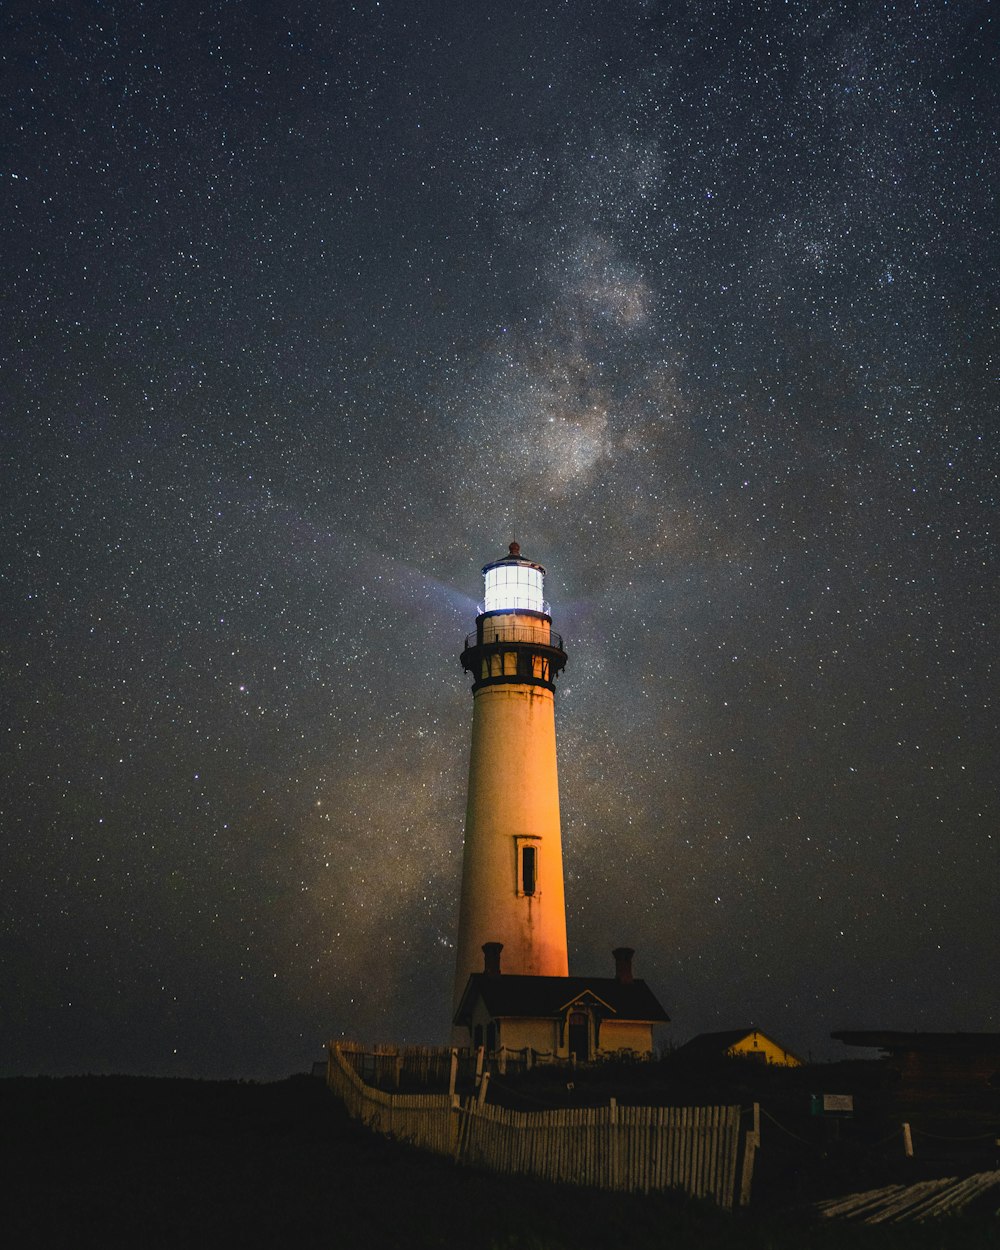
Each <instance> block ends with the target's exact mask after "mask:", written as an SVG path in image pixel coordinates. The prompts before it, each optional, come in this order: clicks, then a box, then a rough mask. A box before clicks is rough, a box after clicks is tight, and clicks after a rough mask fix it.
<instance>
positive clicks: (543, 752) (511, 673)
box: [454, 542, 569, 1009]
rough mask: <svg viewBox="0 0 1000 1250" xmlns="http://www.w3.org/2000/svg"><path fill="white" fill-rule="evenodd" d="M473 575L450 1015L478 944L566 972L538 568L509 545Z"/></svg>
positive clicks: (557, 641)
mask: <svg viewBox="0 0 1000 1250" xmlns="http://www.w3.org/2000/svg"><path fill="white" fill-rule="evenodd" d="M483 577H484V579H485V601H484V603H483V605H482V608H481V611H480V613H479V615H478V616H477V617H476V632H475V634H473V635H471V636H470V637H469V638H467V639H466V643H465V650H464V651H463V652H462V667H463V668H464V669H465V670H466V671H468V672H470V673H471V674H472V677H473V684H472V694H473V711H472V750H471V754H470V757H469V792H468V803H467V807H466V815H465V849H464V856H463V860H462V894H461V902H460V904H459V917H458V950H457V960H456V968H455V994H454V1008H455V1009H457V1006H458V1003H459V1000H460V999H461V996H462V992H463V990H464V989H465V985H466V982H467V981H468V978H469V975H470V974H471V973H473V972H481V971H482V969H483V950H482V948H483V945H484V944H485V943H487V942H500V943H502V944H503V956H502V958H503V971H504V972H505V973H520V974H523V975H529V976H557V977H564V976H567V975H568V972H569V965H568V956H567V947H566V901H565V891H564V887H563V866H562V838H561V834H560V826H559V782H558V777H557V773H556V727H555V680H556V676H557V675H558V674H559V673H560V672H561V671H562V669H563V667H564V666H565V664H566V652H565V651H564V650H563V645H562V639H561V638H560V637H559V635H558V634H556V633H554V632H553V630H552V618H551V617H550V615H549V608H548V604H547V603H546V602H545V599H544V584H545V570H544V569H543V568H542V566H541V565H540V564H535V563H534V562H533V561H531V560H527V559H525V558H524V557H523V556H522V555H521V549H520V547H519V546H518V544H517V543H516V542H514V543H511V544H510V551H509V554H508V555H506V556H504V557H503V558H502V559H500V560H495V561H494V562H493V563H492V564H487V565H486V567H485V568H484V569H483Z"/></svg>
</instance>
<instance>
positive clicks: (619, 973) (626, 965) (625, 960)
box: [483, 946, 635, 985]
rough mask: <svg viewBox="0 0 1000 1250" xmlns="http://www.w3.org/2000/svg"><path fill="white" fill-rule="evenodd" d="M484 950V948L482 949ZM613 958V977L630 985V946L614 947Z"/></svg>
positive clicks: (632, 951) (631, 953) (631, 954)
mask: <svg viewBox="0 0 1000 1250" xmlns="http://www.w3.org/2000/svg"><path fill="white" fill-rule="evenodd" d="M483 949H484V950H485V949H486V948H485V947H484V948H483ZM611 953H612V955H614V957H615V976H616V977H617V978H618V980H619V981H621V983H622V985H631V984H632V956H633V955H634V954H635V951H634V950H633V949H632V947H631V946H616V947H615V949H614V950H613V951H612V952H611Z"/></svg>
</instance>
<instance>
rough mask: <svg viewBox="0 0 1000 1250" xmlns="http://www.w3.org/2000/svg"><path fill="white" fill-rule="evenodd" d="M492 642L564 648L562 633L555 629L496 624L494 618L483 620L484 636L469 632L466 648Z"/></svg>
mask: <svg viewBox="0 0 1000 1250" xmlns="http://www.w3.org/2000/svg"><path fill="white" fill-rule="evenodd" d="M491 642H527V643H531V644H533V645H534V646H539V647H554V648H555V649H556V650H557V651H562V650H563V640H562V637H561V635H559V634H557V633H556V631H555V630H554V629H548V628H546V627H544V626H540V625H494V624H493V621H492V620H485V621H484V622H483V636H482V638H480V637H479V634H478V632H477V633H475V634H469V635H468V636H467V638H466V639H465V649H466V650H468V649H469V648H470V647H478V646H479V645H480V644H481V643H484V644H488V643H491Z"/></svg>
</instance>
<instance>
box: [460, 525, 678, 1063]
mask: <svg viewBox="0 0 1000 1250" xmlns="http://www.w3.org/2000/svg"><path fill="white" fill-rule="evenodd" d="M483 577H484V579H485V596H484V602H483V604H482V606H481V608H480V612H479V615H478V616H477V617H476V632H475V633H474V634H472V635H470V636H469V637H468V638H467V639H466V642H465V649H464V651H463V652H462V667H463V668H464V669H465V670H466V671H467V672H470V673H471V674H472V678H473V684H472V695H473V713H472V749H471V754H470V757H469V790H468V802H467V806H466V815H465V847H464V854H463V860H462V891H461V901H460V904H459V915H458V949H457V954H456V964H455V986H454V995H453V999H452V1012H453V1016H452V1025H453V1029H454V1032H453V1040H454V1042H455V1044H457V1045H469V1044H470V1043H471V1045H472V1046H474V1047H479V1046H480V1045H483V1046H485V1047H486V1049H487V1050H488V1051H490V1052H492V1051H495V1050H497V1049H499V1048H501V1047H502V1048H505V1049H507V1050H514V1049H517V1050H520V1049H524V1048H526V1047H530V1048H531V1049H532V1050H534V1051H537V1052H540V1053H541V1054H548V1055H551V1056H552V1057H553V1058H566V1057H568V1056H569V1055H570V1054H571V1053H572V1054H574V1055H575V1056H576V1057H577V1058H578V1059H581V1060H587V1059H591V1058H595V1057H597V1056H598V1055H599V1054H609V1053H614V1052H621V1051H630V1052H633V1053H637V1054H646V1055H648V1054H651V1053H652V1050H653V1041H652V1029H653V1025H654V1024H658V1023H664V1022H666V1021H667V1020H668V1016H667V1014H666V1012H664V1010H663V1008H662V1007H661V1006H660V1004H659V1002H658V1001H657V1000H656V998H655V996H654V995H653V993H652V991H651V990H649V989H648V987H647V986H646V983H645V982H644V981H636V980H635V979H634V978H633V976H632V955H633V953H634V952H633V951H632V950H631V949H630V948H628V947H620V948H619V949H618V950H616V951H615V952H614V954H615V961H616V975H615V977H614V978H604V977H601V978H590V979H588V978H586V977H570V976H569V959H568V953H567V942H566V899H565V888H564V884H563V862H562V835H561V831H560V822H559V781H558V776H557V768H556V727H555V682H556V678H557V676H558V675H559V673H561V672H562V670H563V668H564V667H565V665H566V652H565V650H564V649H563V644H562V639H561V638H560V636H559V635H558V634H557V633H555V632H554V631H553V629H552V618H551V616H550V615H549V606H548V604H547V603H546V602H545V570H544V569H543V568H542V566H541V565H540V564H536V563H534V561H532V560H528V559H526V558H525V557H524V556H522V555H521V549H520V547H519V546H518V544H517V543H516V542H512V543H511V544H510V548H509V551H508V554H507V555H506V556H504V557H502V558H501V559H499V560H494V561H493V562H492V563H490V564H487V565H486V566H485V567H484V568H483ZM501 951H502V952H503V972H502V973H501Z"/></svg>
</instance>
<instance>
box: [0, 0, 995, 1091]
mask: <svg viewBox="0 0 1000 1250" xmlns="http://www.w3.org/2000/svg"><path fill="white" fill-rule="evenodd" d="M0 20H2V23H3V30H2V38H0V64H2V70H3V73H2V77H3V83H4V87H3V97H2V103H0V107H2V118H3V122H2V126H3V134H4V137H5V143H4V149H3V156H2V165H0V193H2V196H3V213H2V221H3V227H2V230H3V235H4V246H3V248H2V249H0V267H2V291H3V304H4V317H3V330H2V333H0V370H2V380H3V396H4V402H3V411H4V414H5V415H4V420H3V423H2V424H3V461H2V463H3V468H2V474H3V481H2V484H0V509H2V514H3V522H4V524H3V532H4V535H5V542H4V548H3V553H2V556H0V570H2V579H3V580H2V586H3V600H4V607H5V611H4V613H3V626H2V639H3V649H2V663H3V675H4V688H5V691H6V695H7V697H6V699H5V704H6V709H5V713H4V725H3V729H4V734H3V774H2V775H3V778H4V783H3V788H2V800H0V801H2V813H3V819H2V829H3V839H4V847H3V857H2V868H0V879H2V880H3V897H4V904H3V907H2V909H0V930H2V932H3V941H2V943H0V994H2V1000H3V1002H4V1003H5V1004H6V1011H5V1016H6V1017H7V1019H6V1020H5V1029H4V1034H5V1038H4V1042H3V1047H2V1052H0V1071H3V1072H5V1073H11V1072H35V1071H43V1072H54V1073H56V1072H72V1071H87V1070H90V1071H141V1072H151V1073H163V1074H190V1075H204V1076H215V1075H223V1076H228V1075H241V1076H256V1075H281V1074H284V1073H286V1072H288V1071H290V1070H293V1069H295V1068H297V1067H302V1066H304V1065H305V1064H307V1063H308V1062H310V1061H311V1060H312V1059H314V1058H319V1057H322V1052H321V1047H322V1045H323V1044H324V1042H325V1041H326V1040H327V1038H328V1037H331V1036H341V1035H347V1036H351V1037H361V1038H371V1039H401V1040H402V1039H405V1040H409V1041H425V1042H440V1041H443V1040H445V1038H446V1036H447V1032H448V1027H447V1021H448V1003H449V999H450V989H451V978H452V973H453V958H454V952H453V942H454V936H455V928H456V924H457V909H458V884H459V872H460V863H461V846H462V824H463V817H464V802H465V781H466V778H465V769H466V766H467V751H468V738H469V730H470V726H471V716H472V701H471V698H470V696H469V692H468V679H467V677H466V676H465V675H464V674H463V673H462V671H461V668H460V665H459V663H458V658H457V657H458V654H459V652H460V651H461V649H462V641H463V639H464V637H465V635H466V634H467V633H468V632H470V630H471V629H472V628H473V623H474V618H475V613H476V604H477V601H478V599H479V598H480V597H481V588H482V584H481V579H480V573H479V570H480V568H481V566H482V564H484V563H485V562H486V561H487V560H490V559H495V558H497V557H498V556H499V555H500V554H502V552H503V551H504V550H505V549H506V545H507V543H508V542H509V541H510V539H511V538H512V537H514V536H516V537H517V539H518V540H519V542H520V543H521V546H522V548H523V550H524V552H525V554H527V555H528V556H529V557H530V558H532V559H536V560H539V561H540V562H541V563H543V564H544V565H545V566H546V568H547V570H548V574H549V575H548V579H547V585H546V592H547V597H548V599H549V600H550V602H551V604H552V612H553V619H554V625H555V628H556V629H557V630H558V631H559V632H561V633H562V634H563V636H564V638H565V640H566V647H567V651H568V654H569V663H568V666H567V669H566V671H565V673H564V675H563V676H562V678H561V679H560V683H559V688H558V691H557V695H556V706H557V732H558V742H559V755H560V787H561V802H562V811H563V839H564V856H565V862H566V869H567V905H568V922H569V938H570V964H571V969H572V970H574V971H577V972H588V971H593V972H595V973H598V974H601V975H605V974H608V973H609V971H610V967H611V957H610V950H611V948H612V947H613V946H615V945H618V944H620V943H627V944H628V945H630V946H634V947H635V948H636V950H637V956H636V967H637V973H638V975H640V976H643V977H645V978H647V979H648V980H649V981H650V983H651V984H652V986H653V987H654V989H655V990H656V992H657V993H658V995H659V996H660V998H661V999H662V1001H663V1002H664V1004H665V1006H666V1008H667V1010H668V1012H669V1013H670V1015H671V1017H672V1019H673V1022H674V1023H673V1025H672V1027H671V1032H670V1035H669V1036H670V1037H672V1038H673V1039H674V1040H675V1041H683V1040H686V1038H688V1037H690V1036H691V1035H693V1034H695V1033H697V1032H700V1031H704V1030H709V1029H721V1028H726V1027H737V1026H740V1025H743V1024H750V1023H753V1024H757V1025H759V1026H760V1027H762V1028H765V1029H766V1030H767V1031H768V1032H769V1033H771V1034H773V1035H775V1036H777V1037H779V1038H780V1039H781V1040H782V1042H783V1043H784V1044H786V1045H787V1046H789V1047H791V1048H792V1049H794V1050H798V1051H800V1052H812V1053H814V1054H815V1055H817V1056H824V1057H828V1056H829V1057H832V1056H836V1055H837V1054H838V1053H839V1051H840V1049H841V1048H840V1047H839V1046H838V1044H836V1043H831V1042H830V1041H829V1040H828V1035H829V1032H830V1031H831V1030H832V1029H835V1028H864V1027H886V1028H904V1029H911V1028H912V1029H929V1030H950V1029H968V1030H996V1029H997V1028H1000V1016H998V1012H1000V1005H998V994H997V978H996V973H995V968H996V963H997V958H998V955H1000V950H998V943H997V936H996V933H997V925H996V920H997V891H998V884H1000V873H998V868H1000V865H998V856H997V833H996V830H997V820H998V802H997V785H996V759H997V755H998V747H1000V741H998V739H1000V733H998V725H997V708H996V674H995V664H994V653H995V645H996V626H997V617H998V613H997V608H998V604H997V592H996V577H995V565H996V555H997V543H996V515H997V503H998V500H997V464H998V450H1000V449H998V435H997V424H996V412H997V406H998V399H1000V384H998V383H1000V378H998V356H997V351H998V348H997V344H998V332H1000V308H998V288H997V274H998V272H1000V246H998V226H997V212H996V199H997V194H998V189H1000V158H998V151H1000V148H998V121H1000V73H998V66H997V60H996V51H995V49H996V33H997V32H996V29H995V27H996V21H995V16H994V15H993V14H992V13H991V12H990V9H989V6H987V5H983V4H981V3H978V2H975V0H959V2H957V3H948V2H947V0H919V2H918V0H907V2H905V3H892V4H888V3H886V4H879V3H871V2H870V0H864V2H861V3H845V4H840V5H824V4H818V3H812V2H810V0H803V2H802V3H770V2H767V0H760V2H759V3H746V2H742V0H728V2H727V0H718V2H717V3H705V4H701V3H699V4H693V3H683V2H678V3H665V2H664V3H654V2H652V0H650V2H647V3H639V2H638V0H636V2H632V0H617V2H616V3H602V2H598V0H590V2H583V3H554V2H549V0H546V2H545V3H530V4H529V3H524V4H521V3H504V4H478V3H471V4H469V3H466V4H450V3H433V2H426V3H421V4H419V5H417V4H412V3H404V2H402V0H400V2H398V3H396V2H386V0H383V2H382V3H376V2H375V0H370V2H365V3H362V2H358V3H354V4H347V3H343V4H339V3H338V4H330V3H328V2H324V3H322V4H321V3H310V2H308V0H302V2H297V3H291V4H289V5H284V6H271V5H263V4H258V3H250V2H244V3H235V4H217V3H214V2H212V0H208V2H206V3H202V4H198V5H194V4H190V3H180V4H177V5H174V6H171V8H170V11H169V12H165V11H162V10H160V9H159V8H158V7H156V6H152V5H149V4H144V3H131V4H124V3H118V2H117V0H110V2H108V3H82V2H78V3H69V4H64V5H60V6H56V7H55V8H44V9H42V10H41V11H40V10H39V8H38V6H37V5H31V4H27V3H15V4H12V5H10V6H7V8H6V10H5V14H4V17H3V18H2V19H0Z"/></svg>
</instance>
